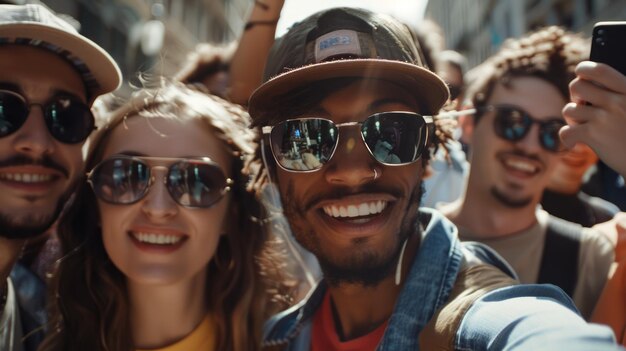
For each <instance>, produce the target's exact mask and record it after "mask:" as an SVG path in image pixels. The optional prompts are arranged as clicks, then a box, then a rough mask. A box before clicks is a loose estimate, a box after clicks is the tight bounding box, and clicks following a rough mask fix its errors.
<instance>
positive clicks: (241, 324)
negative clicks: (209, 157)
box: [40, 82, 289, 351]
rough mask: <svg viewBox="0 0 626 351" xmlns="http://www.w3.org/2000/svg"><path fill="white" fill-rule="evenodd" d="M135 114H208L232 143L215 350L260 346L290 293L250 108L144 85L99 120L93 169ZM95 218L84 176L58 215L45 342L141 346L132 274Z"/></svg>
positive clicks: (177, 87)
mask: <svg viewBox="0 0 626 351" xmlns="http://www.w3.org/2000/svg"><path fill="white" fill-rule="evenodd" d="M132 116H135V117H133V118H136V116H140V117H143V118H153V117H160V118H172V119H178V120H186V119H196V118H199V119H201V120H203V121H206V124H207V126H208V130H207V133H214V134H215V135H216V136H218V137H219V138H220V139H221V140H222V141H223V143H224V147H225V148H226V149H227V150H230V151H231V155H232V159H233V165H232V172H231V174H232V175H233V179H234V181H235V184H234V185H233V188H232V190H233V192H234V196H233V199H234V201H233V203H232V207H233V208H232V211H231V212H229V213H231V216H230V217H229V218H228V219H227V220H229V221H230V222H231V223H230V224H232V226H230V228H234V229H232V230H231V231H229V232H228V233H227V235H226V236H224V237H223V239H221V240H220V242H219V244H218V248H217V251H216V253H215V256H214V257H213V258H212V259H211V261H210V262H209V269H208V272H210V273H209V276H207V283H206V291H207V296H206V301H207V303H208V306H209V310H210V311H211V313H212V314H213V315H214V316H215V320H216V321H217V325H216V328H217V330H215V335H216V336H217V340H216V346H217V349H218V350H236V351H247V350H257V349H258V348H259V346H260V341H261V330H262V325H263V322H264V320H265V319H266V318H267V317H268V316H269V315H271V314H272V313H274V312H277V311H278V310H280V309H282V308H283V307H286V305H287V303H288V302H289V301H288V298H287V297H286V296H287V295H288V288H286V285H283V284H282V281H283V280H282V277H281V275H280V270H281V269H282V267H281V263H280V261H279V255H278V251H277V249H276V248H275V247H274V246H273V245H272V242H270V241H269V240H268V237H267V234H266V232H265V231H264V230H263V228H262V227H261V226H260V225H259V223H257V220H256V218H258V217H260V216H263V213H262V212H263V211H262V208H261V206H260V205H259V202H258V201H257V198H258V194H256V193H254V191H253V190H252V188H251V187H250V186H249V180H250V179H253V178H255V177H256V173H257V172H259V171H260V169H261V166H260V165H259V164H258V162H256V161H255V160H253V158H252V153H253V152H254V150H255V142H254V140H255V139H256V137H257V136H256V133H255V131H254V130H253V129H251V128H249V126H250V118H249V116H248V114H247V113H246V112H245V111H244V110H243V109H242V108H240V107H239V106H237V105H234V104H231V103H228V102H227V101H225V100H222V99H220V98H218V97H215V96H208V95H205V94H202V93H200V92H197V91H194V90H191V89H189V88H186V87H185V86H183V85H182V84H180V83H170V82H166V83H162V84H161V86H160V87H158V88H155V89H142V90H139V91H138V92H136V93H135V94H134V96H133V97H132V98H131V100H130V101H129V102H127V103H126V104H125V105H123V106H122V107H121V108H120V109H118V110H116V111H114V112H113V113H112V114H110V115H109V116H108V117H107V118H105V119H104V120H103V121H101V122H102V123H103V125H102V126H101V127H100V128H99V130H98V132H97V134H96V135H95V136H94V138H93V139H92V140H91V143H90V150H89V156H88V158H87V169H92V168H93V167H94V166H95V165H96V164H98V163H99V162H100V161H101V159H102V157H103V152H104V150H105V148H106V145H107V141H108V140H109V137H110V134H111V132H112V130H114V129H115V128H116V126H118V125H120V124H122V123H124V121H125V120H126V119H127V118H129V117H132ZM98 223H99V213H98V207H97V205H96V198H95V195H94V194H93V192H92V190H91V188H90V187H89V186H88V185H87V183H86V182H83V183H82V184H81V186H80V188H79V190H78V192H77V195H76V199H75V201H74V203H73V204H72V205H71V207H70V208H69V210H68V212H67V214H66V215H65V216H64V217H63V218H62V219H61V221H60V223H59V237H60V240H61V244H62V248H63V252H64V257H63V258H62V259H61V260H60V261H59V264H58V269H57V272H56V274H55V277H54V281H53V287H54V295H53V298H52V299H51V319H50V326H49V330H50V333H49V335H48V336H47V338H46V340H45V341H44V343H43V344H42V346H41V348H40V350H44V351H50V350H59V351H60V350H64V351H67V350H81V351H83V350H102V351H105V350H107V351H131V350H135V349H136V348H135V346H134V345H133V340H132V332H131V327H130V325H131V324H130V317H129V312H128V311H129V310H130V308H129V305H130V301H129V298H128V294H127V290H126V278H125V277H124V275H123V273H122V272H121V271H119V269H117V268H116V267H115V265H114V264H113V263H112V262H111V260H110V259H109V258H108V255H107V253H106V251H105V248H104V245H103V242H102V237H101V228H100V227H99V225H98ZM207 225H209V224H207ZM218 261H219V262H226V263H227V264H225V265H223V264H222V265H220V264H218Z"/></svg>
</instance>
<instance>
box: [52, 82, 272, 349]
mask: <svg viewBox="0 0 626 351" xmlns="http://www.w3.org/2000/svg"><path fill="white" fill-rule="evenodd" d="M248 124H249V117H248V116H247V114H246V113H245V112H243V110H241V109H240V108H238V107H236V106H234V105H231V104H229V103H227V102H225V101H223V100H221V99H219V98H216V97H210V96H207V95H204V94H201V93H198V92H194V91H191V90H188V89H186V88H183V87H181V86H178V85H174V84H173V83H172V84H167V83H166V84H165V85H164V86H162V87H161V88H159V89H156V90H143V91H139V92H138V93H137V94H136V96H134V98H133V99H131V101H129V102H128V103H126V104H125V105H124V106H123V107H122V108H121V109H119V110H118V111H116V112H115V113H113V114H112V115H111V117H110V118H109V119H108V121H107V123H106V124H105V126H104V127H103V128H100V132H99V134H98V135H97V136H96V137H95V139H94V140H92V144H91V147H90V153H89V156H88V160H87V169H88V170H89V172H88V174H87V182H85V184H83V185H82V187H81V188H80V190H79V192H78V193H77V195H76V200H75V202H74V204H73V205H72V206H71V208H70V210H69V212H68V215H67V216H66V218H65V219H64V220H63V221H62V222H61V223H60V237H61V242H62V245H63V248H64V251H65V252H66V255H65V257H64V258H63V259H62V260H61V262H60V265H59V269H58V273H57V276H56V279H57V281H56V289H57V291H56V299H55V300H54V301H53V315H52V323H54V324H52V325H51V326H50V330H51V333H50V335H49V336H48V338H47V339H46V341H45V343H44V346H43V347H42V350H115V351H121V350H128V351H130V350H143V349H150V350H238V351H248V350H256V349H257V348H258V346H257V345H260V337H261V326H262V322H263V320H264V318H265V317H266V316H267V314H268V313H271V312H273V311H270V310H269V309H270V308H271V306H272V304H271V303H272V301H271V298H270V295H269V294H268V293H267V292H268V291H269V288H270V286H269V285H270V279H272V278H276V276H275V275H274V274H275V271H273V270H271V269H270V268H268V267H274V268H276V267H278V265H277V264H274V262H275V259H276V256H275V254H274V251H272V250H271V249H270V248H269V245H268V244H267V243H266V240H265V239H266V237H265V235H264V233H263V232H262V228H261V227H260V226H259V225H258V224H257V223H255V218H258V210H259V209H258V208H257V202H256V201H255V198H254V195H253V194H252V192H251V189H250V187H248V180H249V179H252V178H251V177H256V174H253V173H254V172H253V170H255V169H256V170H258V169H259V167H258V165H255V164H251V163H250V162H249V160H250V158H249V156H250V153H251V152H252V151H253V139H254V138H255V136H256V134H255V133H254V132H252V131H251V130H250V129H249V128H248ZM247 187H248V188H247ZM273 281H279V280H277V279H274V280H273ZM281 287H282V286H279V284H275V286H273V287H272V288H273V289H274V290H273V291H274V292H276V291H277V290H276V289H280V288H281ZM274 301H275V300H274ZM276 307H278V306H276ZM280 307H284V306H280Z"/></svg>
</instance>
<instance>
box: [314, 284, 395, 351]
mask: <svg viewBox="0 0 626 351" xmlns="http://www.w3.org/2000/svg"><path fill="white" fill-rule="evenodd" d="M331 308H332V306H331V304H330V294H329V293H328V292H327V293H326V296H324V301H323V302H322V306H321V307H320V308H319V309H318V310H317V312H315V316H313V331H312V335H311V351H333V350H334V351H373V350H376V347H377V346H378V344H379V343H380V340H381V339H382V337H383V334H384V333H385V328H387V322H385V323H383V324H382V325H380V326H379V327H378V328H376V329H374V330H373V331H371V332H370V333H369V334H365V335H363V336H361V337H358V338H356V339H352V340H348V341H341V340H339V336H338V335H337V328H336V327H335V320H334V319H333V312H332V311H331Z"/></svg>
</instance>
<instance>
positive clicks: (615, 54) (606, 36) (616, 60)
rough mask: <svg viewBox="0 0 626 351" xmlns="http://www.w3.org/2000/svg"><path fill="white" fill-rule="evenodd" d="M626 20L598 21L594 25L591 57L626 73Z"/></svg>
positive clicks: (592, 59)
mask: <svg viewBox="0 0 626 351" xmlns="http://www.w3.org/2000/svg"><path fill="white" fill-rule="evenodd" d="M625 58H626V21H619V22H598V23H596V25H595V26H594V27H593V38H592V42H591V55H590V59H591V61H594V62H600V63H605V64H607V65H609V66H611V67H613V68H615V69H616V70H618V71H619V72H621V73H622V74H623V75H626V59H625Z"/></svg>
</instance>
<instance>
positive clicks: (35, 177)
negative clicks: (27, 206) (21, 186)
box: [0, 173, 52, 183]
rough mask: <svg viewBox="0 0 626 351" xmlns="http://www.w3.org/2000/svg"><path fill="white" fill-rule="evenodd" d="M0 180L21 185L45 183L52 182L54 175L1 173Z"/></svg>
mask: <svg viewBox="0 0 626 351" xmlns="http://www.w3.org/2000/svg"><path fill="white" fill-rule="evenodd" d="M0 180H8V181H11V182H21V183H45V182H49V181H50V180H52V175H51V174H38V173H0Z"/></svg>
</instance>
